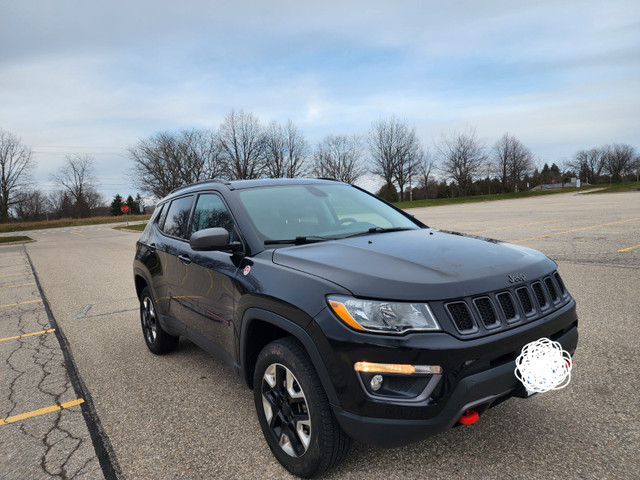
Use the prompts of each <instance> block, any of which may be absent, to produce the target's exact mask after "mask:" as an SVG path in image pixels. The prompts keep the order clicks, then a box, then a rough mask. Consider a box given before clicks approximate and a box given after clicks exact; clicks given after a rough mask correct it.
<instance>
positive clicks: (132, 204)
mask: <svg viewBox="0 0 640 480" xmlns="http://www.w3.org/2000/svg"><path fill="white" fill-rule="evenodd" d="M125 203H126V205H127V206H128V207H129V215H135V214H136V213H137V210H136V201H135V200H134V199H133V197H132V196H131V195H129V196H128V197H127V201H126V202H125Z"/></svg>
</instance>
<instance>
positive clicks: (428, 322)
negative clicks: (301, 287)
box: [328, 295, 440, 333]
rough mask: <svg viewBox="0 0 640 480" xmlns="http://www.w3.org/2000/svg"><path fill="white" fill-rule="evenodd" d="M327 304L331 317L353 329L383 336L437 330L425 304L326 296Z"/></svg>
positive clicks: (435, 322)
mask: <svg viewBox="0 0 640 480" xmlns="http://www.w3.org/2000/svg"><path fill="white" fill-rule="evenodd" d="M328 301H329V305H330V306H331V309H332V310H333V311H334V312H335V314H336V315H338V317H340V319H341V320H342V321H343V322H345V323H346V324H347V325H349V326H350V327H352V328H355V329H356V330H368V331H373V332H384V333H403V332H407V331H409V330H427V331H434V330H440V325H438V322H437V321H436V319H435V317H434V316H433V313H431V309H430V308H429V306H428V305H427V304H426V303H400V302H387V301H377V300H360V299H357V298H352V297H343V296H337V295H336V296H330V297H329V298H328Z"/></svg>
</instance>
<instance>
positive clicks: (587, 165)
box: [568, 148, 605, 185]
mask: <svg viewBox="0 0 640 480" xmlns="http://www.w3.org/2000/svg"><path fill="white" fill-rule="evenodd" d="M604 153H605V151H604V150H603V149H601V148H592V149H590V150H580V151H579V152H577V153H576V154H575V155H574V156H573V160H572V161H570V162H569V163H568V166H569V167H570V168H572V169H573V170H574V172H575V174H576V175H577V176H578V177H579V178H581V179H584V180H585V181H586V182H587V183H590V184H592V185H593V184H596V183H598V180H599V177H600V175H601V174H602V171H603V170H604V167H605V155H604Z"/></svg>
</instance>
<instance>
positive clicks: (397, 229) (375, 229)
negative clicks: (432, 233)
mask: <svg viewBox="0 0 640 480" xmlns="http://www.w3.org/2000/svg"><path fill="white" fill-rule="evenodd" d="M405 230H417V228H411V227H389V228H385V227H371V228H370V229H369V230H367V231H366V232H357V233H352V234H350V235H347V236H346V237H343V238H351V237H360V236H362V235H369V234H372V233H387V232H403V231H405Z"/></svg>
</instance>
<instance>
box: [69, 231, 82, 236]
mask: <svg viewBox="0 0 640 480" xmlns="http://www.w3.org/2000/svg"><path fill="white" fill-rule="evenodd" d="M69 233H70V234H71V235H80V236H81V237H84V234H83V233H78V232H69Z"/></svg>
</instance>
